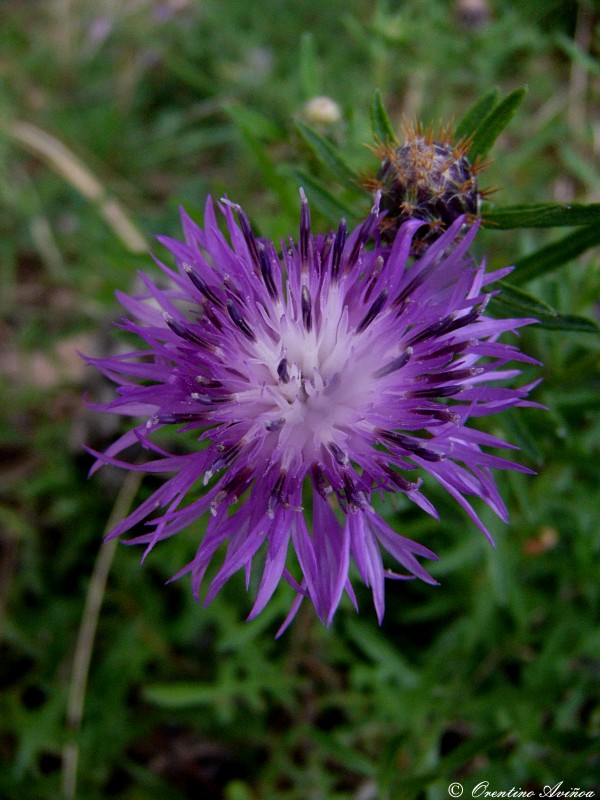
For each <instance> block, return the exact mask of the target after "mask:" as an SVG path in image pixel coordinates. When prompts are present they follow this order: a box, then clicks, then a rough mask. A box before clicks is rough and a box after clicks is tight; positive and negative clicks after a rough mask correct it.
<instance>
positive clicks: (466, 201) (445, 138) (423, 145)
mask: <svg viewBox="0 0 600 800" xmlns="http://www.w3.org/2000/svg"><path fill="white" fill-rule="evenodd" d="M452 138H453V137H452V135H451V132H450V131H449V130H448V129H446V130H443V131H440V133H439V134H437V135H436V136H434V134H433V132H432V131H431V130H429V131H427V132H424V131H423V130H422V129H421V128H420V127H419V126H416V125H415V126H411V127H409V128H407V130H406V141H405V142H404V144H402V145H401V146H398V142H392V143H389V144H385V145H381V146H379V147H378V148H377V149H376V150H375V153H376V155H377V156H378V157H379V158H380V159H381V167H380V169H379V172H378V173H377V176H376V177H375V178H367V179H365V181H364V182H363V185H364V186H365V188H367V189H369V190H370V191H380V192H381V210H382V211H386V212H387V215H386V217H385V218H384V220H383V221H382V225H381V229H382V234H383V236H384V238H385V239H387V240H388V241H390V242H391V241H393V240H394V237H395V236H396V233H397V231H398V228H399V227H400V225H402V224H403V223H404V222H406V221H407V220H409V219H418V220H423V222H425V223H426V224H425V225H423V226H422V227H421V229H420V230H419V231H418V232H417V234H416V236H415V239H414V252H417V253H418V252H422V251H423V250H425V249H426V248H427V247H428V246H429V245H430V244H431V243H432V242H433V241H434V240H435V239H437V237H438V236H440V234H441V233H443V232H444V231H445V230H447V229H448V227H449V226H450V225H451V224H452V223H453V222H454V221H455V220H456V219H458V217H460V216H463V215H466V216H467V220H468V221H472V220H474V219H475V218H476V217H477V215H478V211H479V204H480V198H481V193H480V191H479V189H478V186H477V173H478V171H479V169H480V167H479V166H478V165H477V164H471V162H470V161H469V159H468V157H467V149H468V142H467V141H465V140H458V141H456V142H454V143H453V142H452Z"/></svg>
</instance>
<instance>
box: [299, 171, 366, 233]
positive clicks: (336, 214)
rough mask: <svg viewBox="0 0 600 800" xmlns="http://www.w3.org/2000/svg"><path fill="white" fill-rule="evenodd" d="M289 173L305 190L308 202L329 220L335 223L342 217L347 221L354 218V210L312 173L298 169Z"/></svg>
mask: <svg viewBox="0 0 600 800" xmlns="http://www.w3.org/2000/svg"><path fill="white" fill-rule="evenodd" d="M291 173H292V175H294V176H295V178H296V180H297V181H298V183H299V185H300V186H302V188H303V189H304V191H305V192H306V196H307V197H308V200H309V202H310V203H312V204H314V205H315V207H316V208H318V209H319V211H320V212H321V214H323V216H324V217H326V218H327V219H328V220H329V221H330V222H332V223H333V224H335V225H337V224H338V222H339V221H340V219H341V218H342V217H345V219H346V220H347V221H348V222H350V221H351V220H355V219H356V214H355V213H354V211H353V210H352V209H351V208H350V207H349V206H347V205H345V204H344V203H342V202H341V201H340V200H338V199H337V198H336V197H334V196H333V195H332V194H331V192H330V191H329V189H327V187H326V186H324V185H323V184H322V183H321V182H320V181H319V180H317V179H316V178H314V177H313V176H312V175H309V174H308V173H307V172H304V171H303V170H300V169H292V170H291Z"/></svg>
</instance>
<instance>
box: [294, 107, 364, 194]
mask: <svg viewBox="0 0 600 800" xmlns="http://www.w3.org/2000/svg"><path fill="white" fill-rule="evenodd" d="M296 128H297V129H298V131H299V133H300V135H301V136H302V138H303V139H304V141H305V142H306V144H307V145H308V146H309V147H310V149H311V150H312V152H313V153H314V155H315V156H316V158H317V159H318V160H319V161H320V162H321V163H322V164H324V165H325V166H326V167H328V168H329V170H330V172H331V173H332V175H334V176H335V177H336V178H337V179H338V180H339V181H340V183H343V184H347V185H352V186H355V185H356V184H355V181H356V173H355V172H354V170H353V169H352V167H350V166H349V165H348V164H347V163H346V162H345V161H344V160H343V159H342V158H341V156H340V155H339V154H338V152H337V151H336V148H335V146H334V145H333V144H332V143H331V142H330V141H329V140H328V139H326V138H325V137H324V136H321V134H320V133H317V131H315V130H314V128H311V127H309V126H308V125H306V124H305V123H304V122H300V120H298V121H297V122H296Z"/></svg>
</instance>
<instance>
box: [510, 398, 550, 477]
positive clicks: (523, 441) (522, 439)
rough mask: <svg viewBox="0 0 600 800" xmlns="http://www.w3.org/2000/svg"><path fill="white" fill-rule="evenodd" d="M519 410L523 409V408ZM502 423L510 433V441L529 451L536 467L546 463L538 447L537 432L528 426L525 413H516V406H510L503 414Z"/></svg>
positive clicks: (526, 451) (528, 453)
mask: <svg viewBox="0 0 600 800" xmlns="http://www.w3.org/2000/svg"><path fill="white" fill-rule="evenodd" d="M518 410H519V412H520V411H521V409H518ZM502 425H503V427H504V429H505V430H506V432H507V433H508V434H509V439H510V441H511V442H514V443H515V444H517V445H518V446H519V447H520V448H521V450H523V451H524V452H525V453H527V455H528V456H529V458H530V459H531V460H532V461H533V463H534V464H535V466H536V467H541V466H542V464H543V463H544V455H543V453H542V451H541V450H540V448H539V447H538V444H537V438H536V436H535V434H534V433H533V432H532V431H531V430H530V429H529V427H528V426H527V424H526V422H525V420H524V415H523V414H522V413H515V409H514V408H509V409H507V411H506V412H505V413H504V414H503V415H502Z"/></svg>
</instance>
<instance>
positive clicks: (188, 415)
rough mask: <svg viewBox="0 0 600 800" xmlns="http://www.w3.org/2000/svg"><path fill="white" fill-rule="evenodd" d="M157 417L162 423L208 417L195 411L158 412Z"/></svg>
mask: <svg viewBox="0 0 600 800" xmlns="http://www.w3.org/2000/svg"><path fill="white" fill-rule="evenodd" d="M155 419H156V421H157V422H158V423H159V424H160V425H177V424H179V423H181V422H198V421H199V420H205V419H206V417H205V416H204V414H202V413H200V414H198V412H194V411H174V412H172V413H170V414H157V415H156V417H155Z"/></svg>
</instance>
